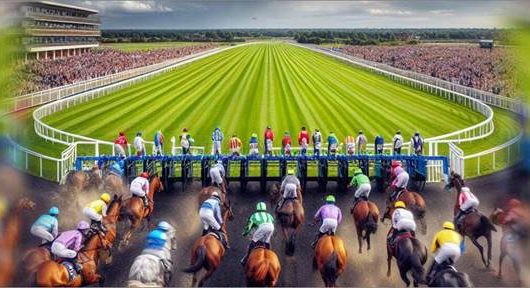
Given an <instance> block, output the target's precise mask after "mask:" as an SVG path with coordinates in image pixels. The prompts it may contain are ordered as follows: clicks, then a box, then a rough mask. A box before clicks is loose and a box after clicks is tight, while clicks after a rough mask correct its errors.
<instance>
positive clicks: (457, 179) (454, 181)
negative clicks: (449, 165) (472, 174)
mask: <svg viewBox="0 0 530 288" xmlns="http://www.w3.org/2000/svg"><path fill="white" fill-rule="evenodd" d="M464 186H465V184H464V179H462V176H460V174H458V173H455V172H454V171H451V173H450V174H449V183H447V185H445V189H446V190H449V189H451V188H453V187H454V188H455V189H456V191H457V192H460V189H461V188H462V187H464Z"/></svg>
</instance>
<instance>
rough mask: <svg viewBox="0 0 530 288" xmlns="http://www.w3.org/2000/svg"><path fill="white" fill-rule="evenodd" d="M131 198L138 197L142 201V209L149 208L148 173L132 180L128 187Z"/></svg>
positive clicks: (143, 173)
mask: <svg viewBox="0 0 530 288" xmlns="http://www.w3.org/2000/svg"><path fill="white" fill-rule="evenodd" d="M130 190H131V193H132V195H133V196H136V197H140V198H142V200H143V201H144V208H147V207H149V200H151V199H149V194H148V193H149V173H147V172H142V173H141V174H140V175H139V176H138V177H136V178H134V180H133V181H132V182H131V187H130Z"/></svg>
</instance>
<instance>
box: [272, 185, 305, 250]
mask: <svg viewBox="0 0 530 288" xmlns="http://www.w3.org/2000/svg"><path fill="white" fill-rule="evenodd" d="M297 194H298V197H299V198H298V199H294V200H287V201H285V202H284V203H283V206H282V208H281V209H280V210H278V209H275V210H276V216H277V219H278V223H279V224H280V227H281V228H282V234H283V239H284V241H285V254H286V255H288V256H293V255H294V252H295V244H296V235H298V233H299V232H300V229H302V224H303V223H304V220H305V215H304V206H303V205H302V194H301V191H297ZM269 195H271V202H273V203H272V207H276V206H277V204H278V201H280V199H281V195H280V187H279V185H278V184H273V185H272V187H271V190H270V192H269ZM273 195H280V197H275V198H273ZM272 199H274V200H272Z"/></svg>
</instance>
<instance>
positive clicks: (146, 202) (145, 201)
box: [142, 195, 149, 208]
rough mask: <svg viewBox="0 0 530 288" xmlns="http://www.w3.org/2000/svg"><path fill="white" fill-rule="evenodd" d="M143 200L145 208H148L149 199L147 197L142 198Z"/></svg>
mask: <svg viewBox="0 0 530 288" xmlns="http://www.w3.org/2000/svg"><path fill="white" fill-rule="evenodd" d="M142 199H143V200H144V208H148V207H149V198H148V197H147V195H145V196H144V197H142Z"/></svg>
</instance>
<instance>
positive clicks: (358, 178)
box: [348, 168, 372, 208]
mask: <svg viewBox="0 0 530 288" xmlns="http://www.w3.org/2000/svg"><path fill="white" fill-rule="evenodd" d="M353 175H354V176H353V178H352V179H351V182H350V185H348V188H349V187H352V186H356V187H357V190H356V191H355V195H354V196H353V207H354V208H355V205H357V202H358V201H359V199H361V198H364V199H365V200H367V201H368V196H370V190H372V186H371V185H370V178H368V176H366V175H364V174H363V170H361V168H355V170H354V172H353Z"/></svg>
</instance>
